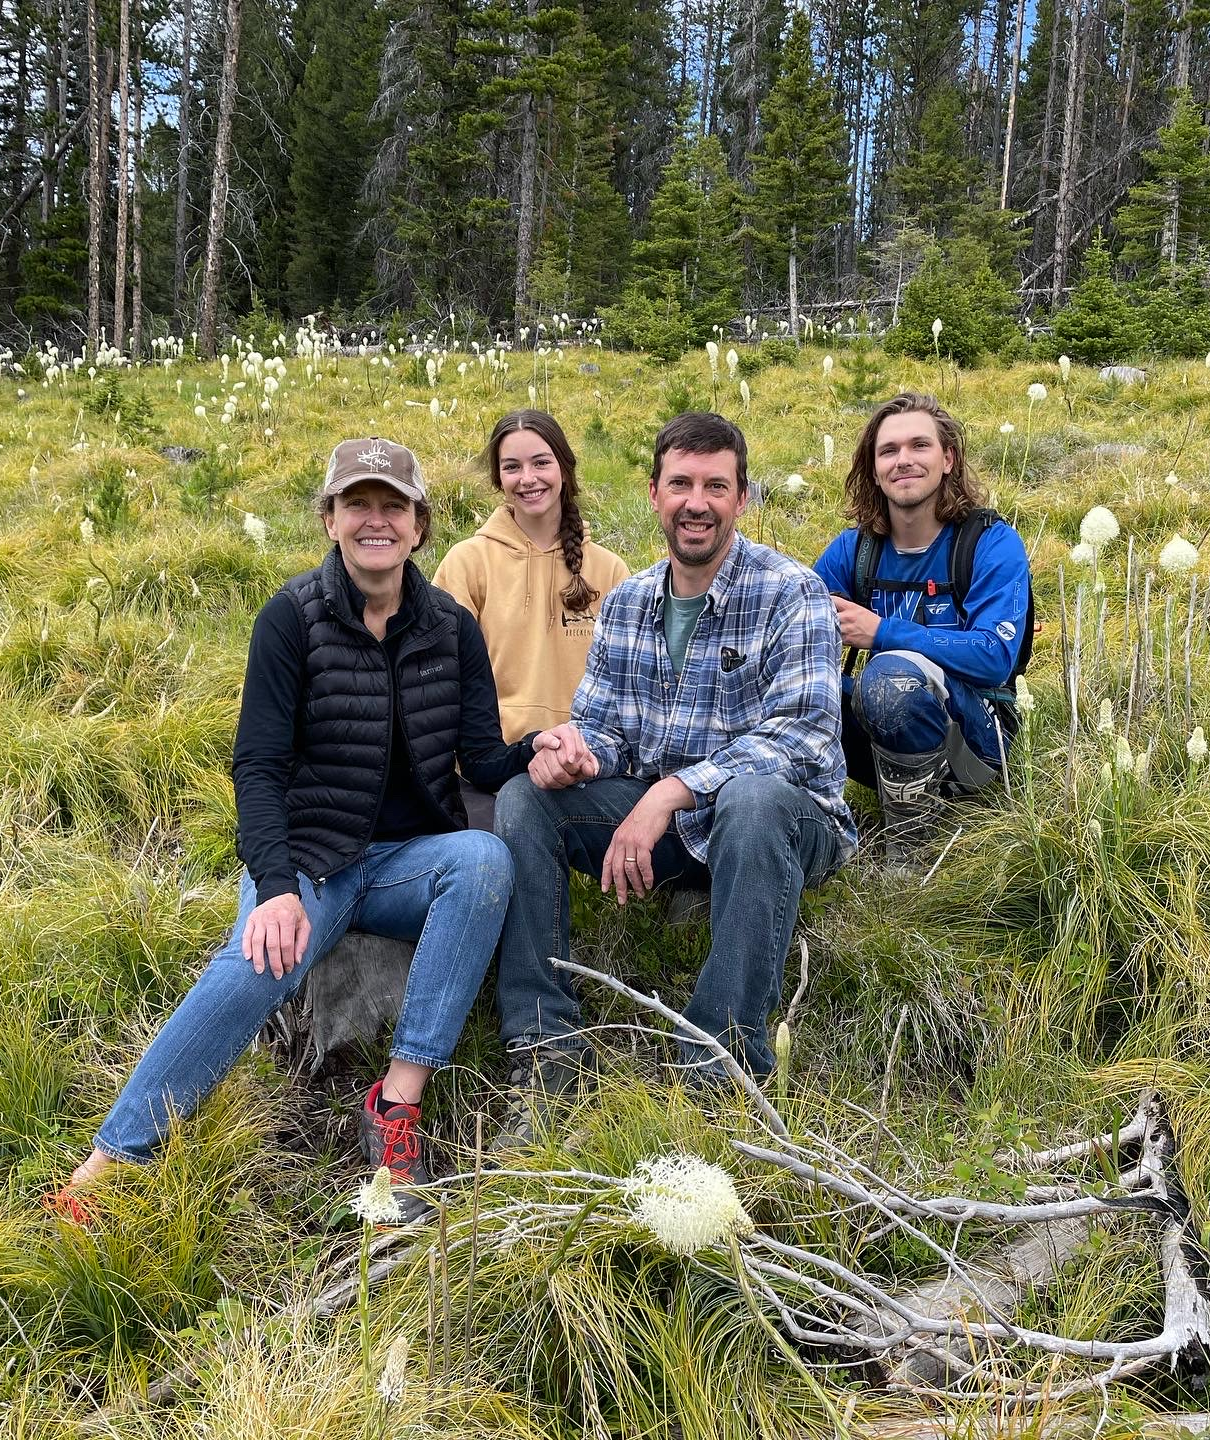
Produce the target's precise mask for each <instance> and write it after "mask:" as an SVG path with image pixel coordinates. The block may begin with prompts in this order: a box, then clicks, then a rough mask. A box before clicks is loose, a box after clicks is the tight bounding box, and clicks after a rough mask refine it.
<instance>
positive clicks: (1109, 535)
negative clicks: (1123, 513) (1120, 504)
mask: <svg viewBox="0 0 1210 1440" xmlns="http://www.w3.org/2000/svg"><path fill="white" fill-rule="evenodd" d="M1119 534H1121V526H1119V524H1118V520H1117V516H1116V515H1115V514H1114V513H1113V511H1112V510H1110V509H1109V507H1108V506H1106V505H1094V506H1093V507H1092V509H1091V510H1090V511H1089V512H1088V514H1087V515H1085V516H1084V518H1083V520H1081V521H1080V539H1081V540H1083V542H1084V543H1085V545H1090V546H1091V547H1092V549H1094V550H1100V549H1101V548H1102V547H1103V546H1105V545H1108V544H1109V542H1110V541H1111V540H1116V539H1117V538H1118V536H1119Z"/></svg>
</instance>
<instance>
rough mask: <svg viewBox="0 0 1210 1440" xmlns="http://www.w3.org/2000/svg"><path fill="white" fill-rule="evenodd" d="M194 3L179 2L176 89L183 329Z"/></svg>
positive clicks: (179, 318) (176, 313) (176, 269)
mask: <svg viewBox="0 0 1210 1440" xmlns="http://www.w3.org/2000/svg"><path fill="white" fill-rule="evenodd" d="M192 65H193V0H181V83H180V86H179V88H178V90H177V127H178V128H177V141H178V143H177V152H176V232H175V237H174V252H173V268H172V319H173V323H174V324H175V325H176V327H177V329H178V330H183V329H184V328H185V323H184V321H185V315H184V309H185V235H186V226H187V224H188V216H189V101H190V99H191V97H192V94H193V76H192V74H191V69H192Z"/></svg>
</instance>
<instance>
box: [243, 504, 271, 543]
mask: <svg viewBox="0 0 1210 1440" xmlns="http://www.w3.org/2000/svg"><path fill="white" fill-rule="evenodd" d="M268 533H269V530H268V526H267V525H266V524H265V522H264V521H263V520H262V519H260V517H259V516H257V515H253V514H252V512H251V511H250V510H249V511H246V512H245V514H244V534H245V535H246V536H247V537H248V539H249V540H251V541H252V543H253V544H254V545H255V546H256V548H257V549H258V550H263V549H264V548H265V538H266V536H267V535H268Z"/></svg>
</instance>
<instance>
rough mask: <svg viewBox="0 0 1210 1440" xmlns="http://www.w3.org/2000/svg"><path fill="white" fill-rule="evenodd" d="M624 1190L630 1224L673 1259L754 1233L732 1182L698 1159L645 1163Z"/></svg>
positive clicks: (685, 1157)
mask: <svg viewBox="0 0 1210 1440" xmlns="http://www.w3.org/2000/svg"><path fill="white" fill-rule="evenodd" d="M623 1186H624V1188H625V1189H626V1190H627V1191H628V1192H629V1194H630V1197H631V1205H632V1213H633V1215H634V1218H635V1219H636V1220H637V1221H638V1222H639V1224H640V1225H645V1226H646V1227H647V1229H648V1230H650V1231H651V1233H652V1234H653V1235H654V1236H655V1238H656V1239H657V1240H658V1241H659V1242H660V1243H661V1244H662V1245H664V1246H665V1247H666V1248H667V1249H669V1250H671V1251H672V1253H673V1254H674V1255H692V1254H694V1253H695V1252H696V1251H698V1250H700V1249H702V1248H703V1246H707V1245H718V1244H720V1243H721V1242H723V1241H726V1240H729V1239H730V1238H731V1236H733V1235H751V1233H752V1231H753V1229H754V1226H753V1224H752V1219H751V1217H750V1216H749V1214H748V1212H747V1211H746V1210H745V1209H744V1207H743V1205H741V1204H740V1199H739V1195H738V1194H737V1193H736V1190H735V1182H734V1180H732V1178H731V1176H730V1175H728V1174H727V1172H726V1171H725V1170H724V1169H722V1167H721V1166H718V1165H712V1164H710V1163H709V1162H708V1161H706V1160H702V1159H701V1158H700V1157H699V1156H697V1155H661V1156H659V1157H658V1158H657V1159H655V1160H644V1161H642V1162H640V1164H639V1165H638V1166H637V1168H636V1169H635V1172H634V1174H633V1175H632V1176H631V1177H630V1178H629V1179H628V1180H626V1181H624V1182H623Z"/></svg>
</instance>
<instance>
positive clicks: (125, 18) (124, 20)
mask: <svg viewBox="0 0 1210 1440" xmlns="http://www.w3.org/2000/svg"><path fill="white" fill-rule="evenodd" d="M118 16H119V18H118V176H117V179H118V233H117V237H116V239H115V241H114V247H113V343H114V344H115V345H116V346H117V347H118V349H119V350H121V349H122V341H123V339H124V338H125V331H126V248H127V247H126V226H127V221H128V217H129V213H130V0H121V5H120V6H119V10H118Z"/></svg>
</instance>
